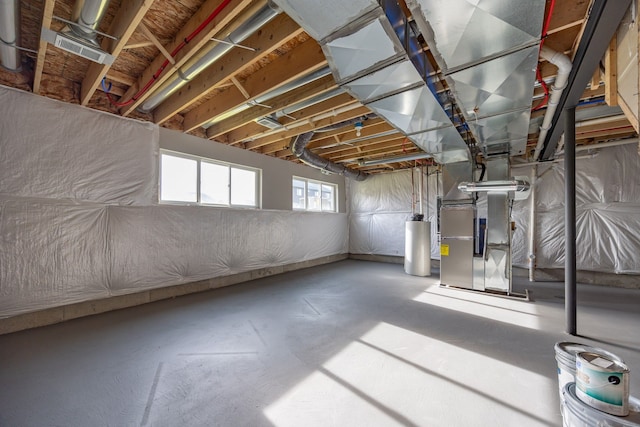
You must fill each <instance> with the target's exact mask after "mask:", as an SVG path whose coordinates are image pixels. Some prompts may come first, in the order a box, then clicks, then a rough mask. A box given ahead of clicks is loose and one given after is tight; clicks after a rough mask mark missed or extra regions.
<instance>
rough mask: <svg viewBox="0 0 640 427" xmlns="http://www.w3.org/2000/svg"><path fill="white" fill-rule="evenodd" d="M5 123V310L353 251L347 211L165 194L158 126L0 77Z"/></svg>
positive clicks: (0, 200)
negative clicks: (230, 203)
mask: <svg viewBox="0 0 640 427" xmlns="http://www.w3.org/2000/svg"><path fill="white" fill-rule="evenodd" d="M0 129H1V133H0V166H1V167H0V317H9V316H13V315H17V314H21V313H27V312H31V311H36V310H41V309H46V308H51V307H57V306H61V305H65V304H70V303H75V302H81V301H89V300H94V299H99V298H105V297H109V296H113V295H122V294H129V293H135V292H138V291H142V290H146V289H151V288H158V287H163V286H171V285H177V284H182V283H187V282H193V281H197V280H201V279H209V278H215V277H221V276H227V275H231V274H235V273H241V272H247V271H251V270H255V269H259V268H266V267H273V266H278V265H286V264H293V263H296V262H301V261H307V260H311V259H316V258H321V257H324V256H330V255H337V254H343V253H347V250H348V243H347V242H348V229H347V228H348V225H347V216H346V214H337V213H336V214H330V213H311V212H294V211H267V210H253V209H227V208H215V207H198V206H173V205H158V202H157V186H158V178H157V177H158V173H157V170H158V146H159V141H158V134H159V132H158V128H157V125H154V124H149V123H140V122H136V121H133V120H128V119H122V118H119V117H116V116H112V115H109V114H103V113H99V112H96V111H92V110H89V109H86V108H81V107H78V106H75V105H69V104H65V103H60V102H57V101H53V100H49V99H46V98H42V97H39V96H34V95H32V94H27V93H24V92H20V91H15V90H12V89H7V88H3V87H0ZM207 143H211V142H209V141H207ZM274 168H275V166H274ZM272 172H273V171H271V170H269V171H267V170H265V173H272ZM283 191H289V192H290V191H291V190H290V189H289V190H286V189H284V190H283Z"/></svg>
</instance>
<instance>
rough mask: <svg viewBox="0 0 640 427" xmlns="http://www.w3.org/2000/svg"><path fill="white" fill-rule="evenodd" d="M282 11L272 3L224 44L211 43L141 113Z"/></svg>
mask: <svg viewBox="0 0 640 427" xmlns="http://www.w3.org/2000/svg"><path fill="white" fill-rule="evenodd" d="M279 13H280V9H279V8H278V6H276V5H275V4H273V3H271V2H267V4H266V5H265V6H264V7H263V8H262V9H260V10H259V11H258V12H256V14H255V15H253V16H252V17H251V18H249V19H248V20H247V21H246V22H244V23H243V24H242V25H240V26H239V27H238V28H236V29H235V30H234V31H232V32H231V34H229V35H228V36H227V37H226V38H225V39H224V40H222V42H220V43H214V42H212V43H210V47H209V48H208V50H206V48H205V49H203V51H201V52H199V53H198V55H197V56H198V59H195V60H191V61H188V62H187V63H186V64H185V65H184V66H183V67H182V68H180V69H179V70H178V72H177V73H175V74H174V75H173V77H171V78H170V79H169V80H167V81H166V82H165V83H164V84H163V85H162V86H160V87H159V88H158V89H157V90H156V91H155V92H154V93H153V94H152V95H151V96H150V97H149V98H148V99H147V100H146V101H145V102H144V103H143V104H142V106H141V107H140V110H141V111H144V112H149V111H151V110H153V109H154V108H156V107H157V106H158V105H160V104H162V103H163V102H164V101H165V100H166V99H167V98H168V97H169V96H171V95H172V94H173V93H175V92H176V91H177V90H178V89H180V88H181V87H182V86H184V85H185V84H187V83H188V82H189V80H191V79H192V78H194V77H195V76H196V75H198V74H199V73H201V72H202V71H203V70H204V69H205V68H207V67H208V66H210V65H211V64H213V63H214V62H216V61H217V60H218V59H220V58H222V56H224V55H225V54H226V53H227V52H229V51H230V50H231V49H233V48H234V47H235V46H237V45H238V44H239V43H241V42H243V41H244V40H246V39H247V38H248V37H249V36H250V35H251V34H253V33H255V32H256V31H257V30H258V29H259V28H260V27H262V26H263V25H265V24H266V23H267V22H269V21H271V20H272V19H273V18H275V17H276V16H278V14H279Z"/></svg>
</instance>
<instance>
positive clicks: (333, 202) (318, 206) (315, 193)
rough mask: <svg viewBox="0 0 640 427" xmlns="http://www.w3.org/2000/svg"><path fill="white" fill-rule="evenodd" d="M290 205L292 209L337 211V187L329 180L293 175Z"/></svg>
mask: <svg viewBox="0 0 640 427" xmlns="http://www.w3.org/2000/svg"><path fill="white" fill-rule="evenodd" d="M292 190H293V191H292V199H291V200H292V207H293V209H294V210H306V211H316V212H337V210H338V208H337V207H338V204H337V197H338V187H337V185H335V184H331V183H329V182H322V181H316V180H313V179H307V178H300V177H293V182H292Z"/></svg>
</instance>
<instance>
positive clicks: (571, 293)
mask: <svg viewBox="0 0 640 427" xmlns="http://www.w3.org/2000/svg"><path fill="white" fill-rule="evenodd" d="M564 191H565V202H564V209H565V215H564V223H565V224H564V237H565V244H564V258H565V261H564V263H565V264H564V297H565V299H564V308H565V316H566V323H567V333H569V334H571V335H576V333H577V332H576V329H577V328H576V107H570V108H566V109H565V110H564Z"/></svg>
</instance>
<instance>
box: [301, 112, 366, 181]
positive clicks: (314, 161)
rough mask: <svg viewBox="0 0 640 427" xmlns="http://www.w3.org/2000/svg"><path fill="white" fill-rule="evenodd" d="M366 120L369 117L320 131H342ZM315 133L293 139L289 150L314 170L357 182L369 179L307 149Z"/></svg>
mask: <svg viewBox="0 0 640 427" xmlns="http://www.w3.org/2000/svg"><path fill="white" fill-rule="evenodd" d="M366 119H367V116H363V117H358V118H357V119H352V120H347V121H344V122H342V123H336V124H335V125H331V126H327V127H326V128H323V129H320V131H325V132H326V131H330V130H334V129H340V128H341V127H344V126H349V125H352V124H354V123H356V122H361V121H363V120H366ZM314 133H315V132H314V131H311V132H306V133H303V134H300V135H298V136H295V137H293V139H292V140H291V145H290V147H289V148H290V150H291V152H292V153H293V154H294V155H295V156H296V157H297V158H298V159H300V160H302V161H303V162H304V163H306V164H307V165H309V166H313V167H314V168H317V169H321V170H324V171H327V172H331V173H337V174H339V175H344V177H345V178H349V179H354V180H356V181H364V180H365V179H367V178H368V177H369V174H367V173H366V172H362V171H356V170H353V169H349V168H348V167H346V166H345V165H341V164H338V163H334V162H332V161H329V160H327V159H325V158H324V157H320V156H319V155H317V154H315V153H313V152H312V151H311V150H309V149H308V148H307V145H309V142H311V138H313V135H314Z"/></svg>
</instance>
